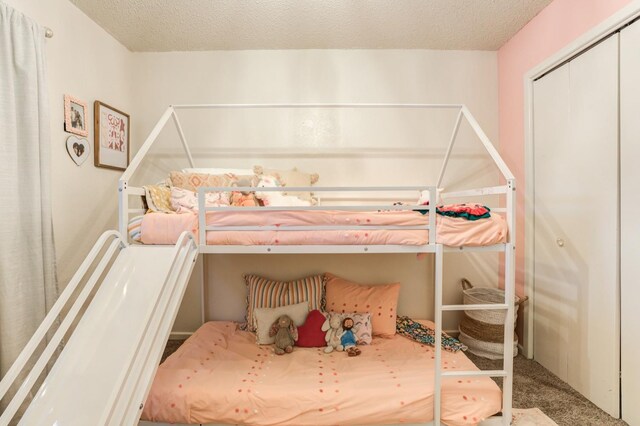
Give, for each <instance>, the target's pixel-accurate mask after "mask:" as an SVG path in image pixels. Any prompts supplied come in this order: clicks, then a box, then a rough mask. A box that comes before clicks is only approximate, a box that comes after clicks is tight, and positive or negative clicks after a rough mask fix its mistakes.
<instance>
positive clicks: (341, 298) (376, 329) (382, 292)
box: [325, 273, 400, 337]
mask: <svg viewBox="0 0 640 426" xmlns="http://www.w3.org/2000/svg"><path fill="white" fill-rule="evenodd" d="M325 276H326V285H325V291H326V298H327V309H329V310H332V311H335V312H339V313H346V312H358V313H367V312H369V313H371V326H372V329H373V335H374V336H381V337H392V336H393V335H394V334H395V333H396V316H397V307H398V296H399V294H400V283H393V284H381V285H363V284H358V283H354V282H351V281H348V280H345V279H344V278H340V277H337V276H335V275H333V274H329V273H327V274H325Z"/></svg>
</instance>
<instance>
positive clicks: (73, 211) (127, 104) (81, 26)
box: [5, 0, 136, 289]
mask: <svg viewBox="0 0 640 426" xmlns="http://www.w3.org/2000/svg"><path fill="white" fill-rule="evenodd" d="M5 2H6V3H8V4H9V5H11V6H12V7H14V8H16V9H17V10H19V11H21V12H23V13H25V14H26V15H28V16H30V17H31V18H33V19H34V20H36V21H37V22H38V23H40V24H41V25H46V26H48V27H50V28H52V29H53V30H54V32H55V35H54V37H53V38H52V39H47V40H46V54H47V70H48V72H47V78H48V81H49V99H50V103H51V144H52V150H51V152H52V155H51V157H52V159H51V161H52V174H51V179H52V191H53V225H54V228H53V229H54V235H55V245H56V254H57V263H58V280H59V283H60V288H61V289H62V288H63V287H64V286H65V285H66V284H67V282H68V281H69V279H70V278H71V277H72V276H73V274H74V273H75V271H76V269H77V268H78V266H79V264H80V262H82V260H83V259H84V257H85V256H86V254H87V252H88V251H89V249H90V247H91V246H92V245H93V244H94V243H95V241H96V239H97V238H98V236H99V235H100V234H101V233H102V232H103V231H104V230H107V229H113V228H115V227H116V223H117V210H116V207H115V206H116V205H117V204H116V203H117V197H116V194H117V180H118V177H119V176H120V173H118V172H116V171H112V170H107V169H100V168H96V167H94V166H93V101H94V100H96V99H98V100H101V101H103V102H106V103H107V104H109V105H112V106H113V107H115V108H118V109H121V110H123V111H125V112H133V111H132V107H133V102H132V100H133V95H132V91H131V85H132V84H133V79H132V78H131V71H132V68H133V63H132V57H133V54H132V53H131V52H129V51H128V50H127V49H126V48H125V47H124V46H122V45H121V44H120V43H118V42H117V41H116V40H115V39H113V37H111V36H110V35H109V34H107V32H106V31H104V30H103V29H102V28H101V27H99V26H98V25H97V24H96V23H95V22H93V21H92V20H91V19H89V18H88V17H87V16H86V15H85V14H84V13H83V12H81V11H80V10H79V9H77V8H76V7H75V6H74V5H73V4H71V3H70V2H69V1H68V0H47V1H42V0H5ZM65 93H66V94H71V95H73V96H75V97H77V98H79V99H81V100H83V101H85V102H87V104H88V107H89V120H88V124H89V126H88V128H89V137H88V138H87V139H88V141H89V143H90V145H91V149H92V153H91V155H90V157H89V158H88V159H87V161H86V162H85V163H84V164H82V166H80V167H78V166H76V165H75V163H74V162H73V161H72V160H71V158H70V157H69V155H68V154H67V151H66V147H65V142H66V139H67V137H68V136H69V135H70V134H69V133H65V132H64V130H63V123H64V111H63V105H64V103H63V95H64V94H65ZM133 116H134V117H135V114H133ZM135 125H136V123H135V120H134V121H133V124H132V126H133V127H134V128H135Z"/></svg>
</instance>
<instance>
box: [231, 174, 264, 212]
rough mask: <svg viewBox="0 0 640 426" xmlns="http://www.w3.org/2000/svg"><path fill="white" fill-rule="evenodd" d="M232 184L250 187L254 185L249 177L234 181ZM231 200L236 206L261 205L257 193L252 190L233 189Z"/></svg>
mask: <svg viewBox="0 0 640 426" xmlns="http://www.w3.org/2000/svg"><path fill="white" fill-rule="evenodd" d="M232 186H238V187H243V186H244V187H249V186H252V185H251V181H250V180H249V179H238V180H237V181H236V182H233V184H232ZM229 201H230V202H231V205H232V206H234V207H255V206H257V205H259V203H258V199H257V198H256V194H255V193H253V192H251V191H233V192H232V193H231V198H230V199H229Z"/></svg>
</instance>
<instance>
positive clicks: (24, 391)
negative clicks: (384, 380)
mask: <svg viewBox="0 0 640 426" xmlns="http://www.w3.org/2000/svg"><path fill="white" fill-rule="evenodd" d="M232 108H235V109H241V108H265V109H267V108H413V109H434V108H435V109H443V108H447V109H454V110H457V111H458V115H457V118H456V121H455V124H454V127H453V131H452V133H451V137H450V140H449V145H448V147H447V150H446V153H445V156H444V160H443V164H442V167H441V170H440V174H439V177H438V180H437V184H436V185H434V186H406V187H365V188H362V187H346V188H322V187H320V188H318V187H302V188H291V187H288V188H286V190H287V191H314V192H327V191H331V192H334V191H346V192H349V193H352V194H353V193H358V192H374V191H419V190H424V189H428V190H430V203H429V205H430V206H435V205H436V194H437V191H438V190H439V189H440V186H441V183H442V179H443V177H444V174H445V171H446V168H447V164H448V162H449V158H450V156H451V152H452V149H453V146H454V144H455V141H456V136H457V134H458V130H459V128H460V124H461V121H462V119H463V118H465V119H466V120H467V122H468V123H469V125H470V126H471V128H472V129H473V130H474V132H475V133H476V135H477V136H478V138H479V140H480V142H481V143H482V145H483V146H484V148H485V150H486V151H487V152H488V154H489V156H490V157H491V159H492V160H493V162H494V163H495V164H496V166H497V167H498V169H499V170H500V172H501V174H502V177H503V178H504V180H505V182H506V184H504V185H499V186H492V187H482V188H476V189H470V190H466V191H457V192H448V193H447V192H443V193H441V194H440V195H441V197H443V198H454V197H478V196H486V195H500V196H504V197H505V198H506V200H505V205H506V208H494V209H493V211H494V212H500V213H504V214H505V215H506V221H507V225H508V230H509V236H508V241H507V242H506V243H504V244H497V245H493V246H486V247H446V246H444V245H442V244H439V243H437V242H436V241H437V232H436V231H437V229H436V215H435V214H430V215H429V222H428V225H424V226H408V227H407V226H375V227H374V226H367V227H366V229H368V230H371V229H389V230H392V229H420V230H427V231H428V233H429V242H428V244H424V245H416V246H407V245H288V246H284V245H259V246H240V245H210V244H207V241H206V238H205V237H206V233H207V232H215V231H219V230H224V231H232V230H247V231H264V230H269V229H273V228H272V227H265V226H263V227H256V226H235V227H229V226H227V227H216V226H208V225H206V220H205V217H206V216H205V215H206V212H208V211H216V210H221V209H222V208H217V207H205V203H204V199H205V193H206V192H208V191H219V190H228V188H200V189H199V191H198V204H199V218H198V220H199V237H200V238H199V243H198V244H197V245H196V243H195V241H194V238H193V236H192V235H191V234H190V233H187V232H185V233H183V234H182V235H181V236H180V238H179V240H178V242H177V243H176V245H175V248H174V249H172V250H171V252H170V253H168V255H167V256H168V259H171V260H170V262H171V265H170V267H169V273H168V275H167V276H166V279H165V281H164V284H162V286H161V287H158V288H159V289H160V293H158V294H157V295H156V296H155V298H154V299H152V300H151V302H150V303H151V305H150V307H151V311H150V312H152V314H151V315H150V316H149V317H148V318H146V320H141V321H142V325H143V326H144V328H145V330H147V332H145V337H142V338H141V339H140V340H136V341H133V340H132V341H130V342H129V343H126V344H127V345H128V346H127V348H129V347H131V349H132V351H131V354H132V355H131V356H132V358H131V359H128V360H125V361H123V362H124V364H125V365H123V366H122V368H123V369H124V370H122V371H127V372H128V373H127V374H126V375H124V376H122V374H121V373H118V377H116V378H115V379H114V381H113V383H112V384H111V385H108V387H104V389H102V390H105V391H107V392H108V394H109V395H110V397H109V398H110V399H109V401H105V402H104V404H105V405H104V410H105V411H104V413H103V414H102V415H101V417H100V419H98V418H97V417H96V419H95V421H96V422H98V423H96V424H133V423H131V422H136V421H137V419H138V418H139V416H140V413H141V409H142V402H143V401H144V400H145V399H146V396H147V394H148V392H149V389H150V385H151V379H152V376H153V373H154V372H155V370H156V368H157V361H158V359H159V356H160V352H161V346H162V344H163V342H164V341H165V340H166V338H167V337H168V333H169V331H170V328H171V323H172V321H173V319H174V318H175V315H176V314H177V309H178V306H179V303H180V301H181V299H182V296H181V295H182V294H184V289H185V288H186V283H187V281H188V277H189V275H190V274H191V270H192V268H193V262H195V257H196V256H197V254H198V253H205V254H206V253H300V254H304V253H307V254H308V253H333V254H335V253H433V254H434V255H435V271H434V276H435V298H434V304H435V329H436V330H435V364H436V368H435V374H434V385H435V386H434V387H435V395H434V421H433V423H429V424H433V425H435V426H439V425H440V418H441V410H440V406H441V383H442V378H443V377H461V376H474V377H479V376H484V377H503V380H504V381H503V409H502V414H503V417H502V424H503V425H509V424H510V423H511V408H512V407H511V404H512V386H513V328H512V327H511V325H512V324H513V321H514V315H515V307H514V304H513V303H512V301H513V299H514V294H515V269H514V266H515V263H514V262H515V253H514V250H515V202H514V201H515V190H516V188H515V179H514V177H513V175H512V174H511V172H510V170H509V168H508V167H507V166H506V164H505V163H504V161H503V160H502V158H500V156H499V154H498V152H497V151H496V149H495V148H494V146H493V145H492V144H491V141H490V140H489V138H488V137H487V136H486V134H485V133H484V132H483V131H482V129H481V128H480V125H479V124H478V123H477V121H476V120H475V119H474V118H473V116H472V115H471V113H470V112H469V110H468V109H467V107H466V106H464V105H440V104H208V105H173V106H169V108H167V110H166V111H165V112H164V114H163V115H162V117H161V118H160V120H159V121H158V123H157V124H156V125H155V127H154V128H153V130H152V131H151V133H150V134H149V136H148V137H147V139H146V141H145V142H144V144H143V145H142V147H141V148H140V150H139V151H138V152H137V154H136V155H135V157H134V158H133V160H132V161H131V164H130V165H129V167H128V168H127V169H126V171H125V172H124V173H123V174H122V177H121V178H120V181H119V187H118V191H119V206H118V213H119V231H120V232H119V233H118V232H116V231H107V232H105V233H104V234H103V236H102V237H101V238H100V239H99V240H98V242H97V243H96V245H95V246H94V248H93V249H92V250H91V251H90V252H89V254H88V256H87V258H86V259H85V261H84V262H83V264H82V265H81V266H80V268H79V269H78V271H77V272H76V274H75V275H74V277H73V279H72V280H71V282H70V283H69V284H68V285H67V287H66V288H65V291H64V292H63V293H62V294H61V296H60V297H59V299H58V300H57V301H56V303H55V305H54V307H53V308H52V310H51V312H49V313H48V314H47V317H46V318H45V320H44V321H43V323H42V324H41V325H40V327H39V328H38V329H37V331H36V332H35V334H34V335H33V337H32V338H31V340H30V341H29V343H28V344H27V346H26V347H25V348H24V350H23V351H22V353H21V354H20V356H19V357H18V359H17V360H16V362H15V363H14V365H13V366H12V367H11V368H10V370H9V371H8V372H7V374H6V375H5V377H3V379H2V380H1V381H0V399H2V398H3V397H4V396H6V395H7V392H8V391H9V389H10V388H11V387H12V386H15V384H16V382H17V381H18V377H19V375H20V373H21V372H23V370H25V369H26V368H27V367H26V366H27V365H28V360H29V359H30V358H31V357H32V356H34V354H35V353H36V351H37V350H38V347H39V346H40V345H41V343H43V342H46V341H47V339H46V336H47V333H49V332H50V330H51V329H52V327H53V326H54V325H55V323H56V322H57V319H58V316H59V315H60V314H61V313H62V312H63V308H64V306H65V305H66V304H67V303H68V302H70V300H71V297H72V294H73V292H74V291H75V290H76V288H78V286H79V284H80V282H81V281H83V280H87V283H86V285H85V287H84V289H83V290H82V292H81V293H80V294H79V295H78V297H77V298H75V300H74V302H73V307H72V308H71V309H70V311H69V313H68V314H67V315H66V317H65V318H64V320H63V321H62V323H61V324H60V326H59V327H58V329H57V330H56V331H55V334H54V335H53V338H52V340H49V341H48V344H47V345H46V347H45V348H44V350H43V351H42V353H41V355H40V356H39V357H38V358H37V361H36V363H35V365H34V366H33V367H32V368H30V369H29V370H30V371H27V372H26V376H25V379H24V380H23V381H22V383H21V385H20V387H19V389H18V391H17V394H16V397H14V398H13V399H12V400H11V401H10V404H9V405H8V407H7V408H6V409H5V410H4V412H2V413H0V426H4V425H8V424H9V423H10V422H11V420H12V418H13V416H14V414H15V413H16V412H17V411H18V409H19V407H20V405H21V404H22V403H23V401H24V400H25V398H26V397H27V396H28V393H29V392H30V389H31V388H32V387H33V386H34V384H35V383H36V382H37V380H38V377H39V376H40V375H41V373H42V372H43V371H44V370H45V367H46V364H47V363H48V362H50V359H51V358H52V357H53V356H54V354H55V352H56V349H57V346H58V344H59V343H60V342H61V341H62V338H63V336H64V334H65V333H66V332H67V331H68V330H69V329H70V326H71V324H72V322H74V321H76V320H77V319H78V318H80V316H81V315H82V314H81V313H80V311H81V306H82V305H83V304H84V303H85V301H86V300H87V298H88V297H89V293H91V291H92V289H93V288H97V287H99V286H100V285H101V284H102V281H101V280H102V278H101V277H102V276H103V273H104V272H105V271H107V269H108V268H111V266H109V262H110V261H112V259H113V256H114V255H115V254H117V253H124V255H126V253H125V252H127V251H129V252H130V250H131V246H130V245H129V243H128V242H127V240H126V238H125V239H123V238H122V237H121V235H122V236H126V235H128V233H127V225H128V219H129V216H130V215H131V214H140V213H143V212H144V211H143V210H141V209H132V208H129V198H130V197H132V196H141V195H144V189H143V188H140V187H133V186H130V185H129V180H130V179H131V176H132V175H133V174H134V173H135V171H136V170H137V169H138V167H139V166H140V164H141V162H142V161H143V159H144V158H145V156H146V155H147V153H148V152H149V149H150V148H151V147H152V145H153V144H154V142H155V141H156V139H157V138H158V135H159V134H160V132H161V131H162V129H163V128H164V127H165V125H166V124H167V122H168V121H169V119H172V120H173V122H174V124H175V126H176V129H177V131H178V135H179V138H180V141H181V143H182V145H183V148H184V150H185V153H186V156H187V159H188V161H189V164H190V165H191V166H192V167H193V166H194V161H193V157H192V155H191V152H190V150H189V146H188V144H187V142H186V139H185V136H184V132H183V131H182V127H181V125H180V121H179V119H178V115H177V110H183V109H232ZM234 189H235V190H252V191H253V190H255V188H234ZM261 190H265V191H282V190H284V189H283V188H261ZM354 199H357V198H354ZM418 208H421V209H424V206H417V205H413V206H406V205H403V206H388V205H375V206H372V205H367V206H361V205H360V206H358V205H340V206H308V207H258V208H251V207H241V208H234V207H224V208H223V209H224V210H225V211H234V210H242V211H247V210H250V209H254V210H261V211H265V212H267V211H269V210H326V209H332V210H348V211H370V210H378V209H384V210H414V209H418ZM358 228H359V227H358V226H351V225H349V226H288V227H286V226H280V227H278V228H277V229H278V230H280V231H286V230H290V231H291V230H293V231H295V230H354V229H358ZM109 241H111V243H110V245H109V246H108V248H106V250H105V247H107V243H108V242H109ZM153 249H154V248H153V247H147V248H145V247H144V246H137V248H136V250H143V251H144V252H147V250H153ZM446 251H456V252H460V251H462V252H466V251H490V252H504V280H505V303H502V304H490V305H489V304H482V305H443V304H442V282H443V280H442V279H443V256H444V252H446ZM101 252H103V253H102V255H100V253H101ZM149 253H152V252H151V251H149ZM153 256H154V257H155V256H156V254H154V255H153ZM98 259H100V260H99V263H98V264H97V265H96V266H95V269H93V268H91V265H93V263H94V262H97V261H98ZM90 269H92V271H93V272H92V273H91V274H90V276H89V274H88V273H89V272H90ZM87 277H88V278H87ZM98 282H100V283H101V284H99V285H98V286H97V287H96V284H97V283H98ZM162 289H165V290H166V289H169V291H164V290H162ZM165 293H166V294H165ZM174 296H175V297H174ZM100 303H104V301H101V302H100ZM203 303H204V297H203ZM483 309H501V310H504V311H505V315H506V318H505V327H504V343H505V344H504V354H503V355H504V363H503V368H502V370H491V371H455V372H453V371H442V365H441V364H442V347H441V341H442V338H441V333H442V314H443V312H445V311H460V310H483ZM202 315H203V317H202V319H203V321H204V308H203V307H202ZM91 320H95V318H91V319H89V321H91ZM89 323H91V322H89ZM121 344H122V342H121ZM107 352H108V351H107ZM105 356H108V353H105ZM65 365H66V364H65ZM113 367H114V366H112V368H113ZM115 367H117V368H118V370H119V369H120V365H117V366H115ZM71 368H73V367H71ZM121 376H122V377H121ZM47 378H48V376H47ZM57 378H58V379H59V378H60V376H59V375H58V377H57ZM63 378H64V377H63ZM116 379H117V380H116ZM45 380H46V379H45ZM45 383H46V382H45ZM112 387H113V388H112ZM94 402H95V401H94ZM64 405H65V410H66V411H65V412H67V413H73V412H74V406H75V400H65V401H64ZM30 408H31V406H30ZM37 409H38V410H39V411H40V412H42V411H43V410H44V411H47V410H48V407H38V408H37ZM92 414H95V413H92ZM71 415H72V416H73V414H71ZM95 415H96V416H97V414H95ZM104 416H107V417H104Z"/></svg>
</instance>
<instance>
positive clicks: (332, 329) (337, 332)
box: [322, 314, 344, 353]
mask: <svg viewBox="0 0 640 426" xmlns="http://www.w3.org/2000/svg"><path fill="white" fill-rule="evenodd" d="M322 331H326V332H327V334H326V335H325V337H324V340H325V341H326V342H327V347H326V348H324V351H325V353H331V352H333V351H334V350H336V351H342V350H343V349H344V346H342V343H341V341H340V339H341V338H342V334H343V333H344V330H343V329H342V319H341V318H340V316H339V315H335V314H328V315H327V319H326V320H325V321H324V324H322Z"/></svg>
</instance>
